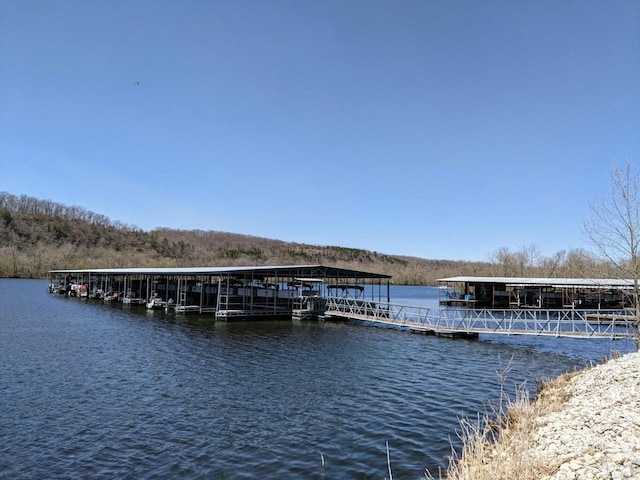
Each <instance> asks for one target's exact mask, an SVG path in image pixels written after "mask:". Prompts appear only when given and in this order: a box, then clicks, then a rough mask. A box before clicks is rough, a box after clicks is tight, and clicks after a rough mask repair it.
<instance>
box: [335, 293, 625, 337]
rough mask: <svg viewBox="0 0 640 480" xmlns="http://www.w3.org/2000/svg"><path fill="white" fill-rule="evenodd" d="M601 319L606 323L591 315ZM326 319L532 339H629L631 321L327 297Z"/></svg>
mask: <svg viewBox="0 0 640 480" xmlns="http://www.w3.org/2000/svg"><path fill="white" fill-rule="evenodd" d="M596 314H597V315H607V317H606V318H607V321H606V322H603V321H601V320H598V319H597V318H596V317H594V315H596ZM326 315H327V316H328V317H330V318H336V319H339V318H342V319H351V320H357V321H363V322H369V323H374V324H379V325H388V326H397V327H401V328H406V329H409V330H411V331H415V332H421V333H426V334H433V335H443V336H463V337H469V336H477V335H479V334H501V335H538V336H553V337H573V338H608V339H621V338H635V336H636V335H637V328H636V322H635V317H630V316H629V315H626V314H625V312H624V311H623V310H607V311H603V310H599V311H578V310H564V309H555V310H542V309H504V310H482V309H459V308H447V309H440V310H436V311H432V310H431V309H429V308H425V307H415V306H408V305H399V304H393V303H380V302H368V301H363V300H350V299H344V298H335V297H331V298H329V299H328V302H327V312H326Z"/></svg>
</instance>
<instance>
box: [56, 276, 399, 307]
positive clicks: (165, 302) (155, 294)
mask: <svg viewBox="0 0 640 480" xmlns="http://www.w3.org/2000/svg"><path fill="white" fill-rule="evenodd" d="M390 283H391V277H390V276H389V275H383V274H378V273H370V272H363V271H358V270H350V269H344V268H336V267H328V266H323V265H286V266H252V267H189V268H115V269H80V270H52V271H50V281H49V291H50V292H51V293H59V294H65V295H69V296H78V297H86V298H91V299H96V300H102V301H105V302H122V304H125V305H141V306H146V308H149V309H162V310H164V311H165V312H167V313H169V312H171V313H177V314H187V313H198V314H212V315H215V317H216V318H217V319H250V318H292V317H298V318H318V317H320V316H322V315H323V314H324V312H325V310H326V303H327V298H328V297H330V296H331V297H335V296H336V294H337V293H336V292H340V295H343V296H345V297H347V296H348V297H349V298H356V299H362V300H368V301H379V302H389V301H390V298H389V297H390Z"/></svg>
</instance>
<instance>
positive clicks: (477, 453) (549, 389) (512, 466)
mask: <svg viewBox="0 0 640 480" xmlns="http://www.w3.org/2000/svg"><path fill="white" fill-rule="evenodd" d="M578 373H579V372H572V373H567V374H564V375H561V376H560V377H558V378H556V379H554V380H552V381H550V382H544V383H541V384H539V385H538V389H539V392H538V395H537V396H536V398H535V399H534V400H533V401H531V400H530V399H529V398H528V395H527V394H526V392H525V391H524V390H523V389H518V391H517V392H516V398H515V400H509V399H506V400H505V402H506V409H505V412H506V413H504V414H502V413H501V411H502V402H501V408H500V411H497V412H496V411H494V412H491V413H486V414H485V415H484V416H480V415H479V416H478V417H477V418H475V419H463V420H461V422H460V426H461V433H460V438H461V440H462V443H463V446H462V452H461V453H460V454H459V455H458V454H456V452H455V451H454V452H453V454H452V456H451V458H450V461H449V466H448V468H447V471H446V475H445V476H442V474H440V475H438V477H434V476H433V475H432V474H430V473H429V472H426V475H425V476H426V478H427V480H435V479H436V478H439V479H441V480H442V479H446V480H502V479H504V480H507V479H508V480H514V479H517V480H537V479H539V478H544V477H548V476H550V475H552V474H553V473H554V472H555V471H557V469H558V468H559V467H560V462H556V463H554V462H550V461H549V459H548V458H540V456H539V455H538V454H537V453H536V449H535V448H534V446H535V445H534V438H535V437H534V431H535V428H536V419H538V418H540V417H542V416H544V415H546V414H549V413H551V412H555V411H558V410H560V409H561V408H562V406H563V405H564V404H565V403H566V402H567V401H568V400H569V398H571V388H570V381H571V379H572V378H573V377H574V376H575V375H577V374H578Z"/></svg>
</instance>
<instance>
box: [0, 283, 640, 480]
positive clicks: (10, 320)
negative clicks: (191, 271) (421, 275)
mask: <svg viewBox="0 0 640 480" xmlns="http://www.w3.org/2000/svg"><path fill="white" fill-rule="evenodd" d="M392 300H393V301H401V302H404V303H412V304H416V305H424V306H432V307H434V308H437V289H435V288H427V287H395V286H394V287H393V289H392ZM633 348H634V346H633V342H631V341H628V342H627V341H617V342H610V341H603V340H573V339H543V338H537V337H500V336H493V337H482V336H481V337H480V340H477V341H466V340H452V339H444V338H437V337H430V336H423V335H414V334H410V333H407V332H404V331H399V330H395V329H387V328H375V327H370V326H361V325H357V324H337V323H330V322H327V323H312V322H244V323H222V322H219V323H216V322H214V321H213V320H212V319H211V318H207V317H182V318H180V317H171V316H164V315H163V314H160V313H150V312H146V311H144V310H143V309H135V308H134V309H131V308H126V307H122V306H120V305H108V304H100V303H92V302H90V301H89V302H87V301H85V300H79V299H74V298H65V297H60V296H55V295H49V294H47V293H46V283H45V282H42V281H32V280H3V279H0V374H1V376H0V378H1V379H2V381H1V383H0V404H1V405H2V408H1V409H0V478H30V479H31V478H65V479H80V478H82V479H84V478H131V479H138V478H185V479H199V478H207V479H245V478H246V479H250V478H251V479H253V478H278V479H299V478H317V479H320V478H326V479H342V478H345V479H381V478H385V477H387V476H388V472H387V459H386V443H387V442H388V444H389V451H390V457H391V467H392V470H393V476H394V478H398V479H419V478H424V476H423V474H424V471H425V469H426V468H429V469H431V470H432V471H434V472H435V471H437V467H438V466H442V467H444V466H446V463H447V456H448V455H449V454H450V451H451V442H453V445H454V446H455V447H458V446H459V441H458V439H457V436H456V432H457V431H458V430H459V428H458V426H459V423H458V422H459V418H460V417H461V416H463V415H468V416H472V417H473V416H475V415H476V413H477V412H484V411H485V410H486V409H487V408H488V406H489V405H491V404H495V402H497V400H498V396H499V390H500V382H499V377H498V375H497V373H496V371H499V370H502V369H504V368H505V367H506V365H507V364H508V363H509V360H510V359H512V364H511V371H510V373H509V374H508V377H507V382H506V385H505V387H506V389H507V390H508V391H509V390H511V391H514V390H515V385H519V384H521V383H522V382H527V383H526V385H528V386H529V388H530V390H534V389H535V386H534V380H535V378H537V377H554V376H557V375H558V374H560V373H563V372H565V371H567V370H572V369H574V368H577V367H580V366H582V365H584V364H585V363H587V362H593V361H595V362H598V361H600V360H601V359H602V357H603V355H609V354H611V353H612V351H613V350H614V349H615V350H618V351H621V352H622V353H625V352H628V351H631V350H633ZM322 458H324V461H325V467H324V470H323V468H322Z"/></svg>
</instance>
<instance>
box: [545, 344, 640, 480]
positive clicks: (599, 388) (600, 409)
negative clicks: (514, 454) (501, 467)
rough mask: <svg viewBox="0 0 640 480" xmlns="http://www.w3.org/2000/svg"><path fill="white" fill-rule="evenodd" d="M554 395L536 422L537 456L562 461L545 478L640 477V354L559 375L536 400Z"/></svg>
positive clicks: (547, 399)
mask: <svg viewBox="0 0 640 480" xmlns="http://www.w3.org/2000/svg"><path fill="white" fill-rule="evenodd" d="M554 400H556V401H559V402H560V405H559V407H560V408H559V409H558V410H557V411H550V412H548V413H546V414H543V415H541V416H540V417H538V418H537V419H534V421H533V436H532V449H533V452H532V453H533V455H536V456H540V458H541V459H543V460H544V459H546V461H547V462H548V465H558V468H557V470H556V471H555V472H554V473H552V474H551V475H548V476H546V475H545V476H544V477H541V478H548V479H553V480H572V479H587V478H589V479H631V478H635V479H639V478H640V354H638V353H631V354H628V355H625V356H623V357H620V358H618V359H615V360H610V361H608V362H607V363H604V364H601V365H597V366H596V367H594V368H591V369H588V370H584V371H581V372H579V373H577V374H572V375H567V378H566V379H563V378H562V377H561V378H560V379H558V380H557V381H555V382H552V383H551V384H550V385H549V386H548V387H547V388H546V389H543V391H542V393H541V395H540V399H539V400H537V401H542V402H545V401H550V402H549V404H550V405H553V403H554ZM552 410H553V409H552Z"/></svg>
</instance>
